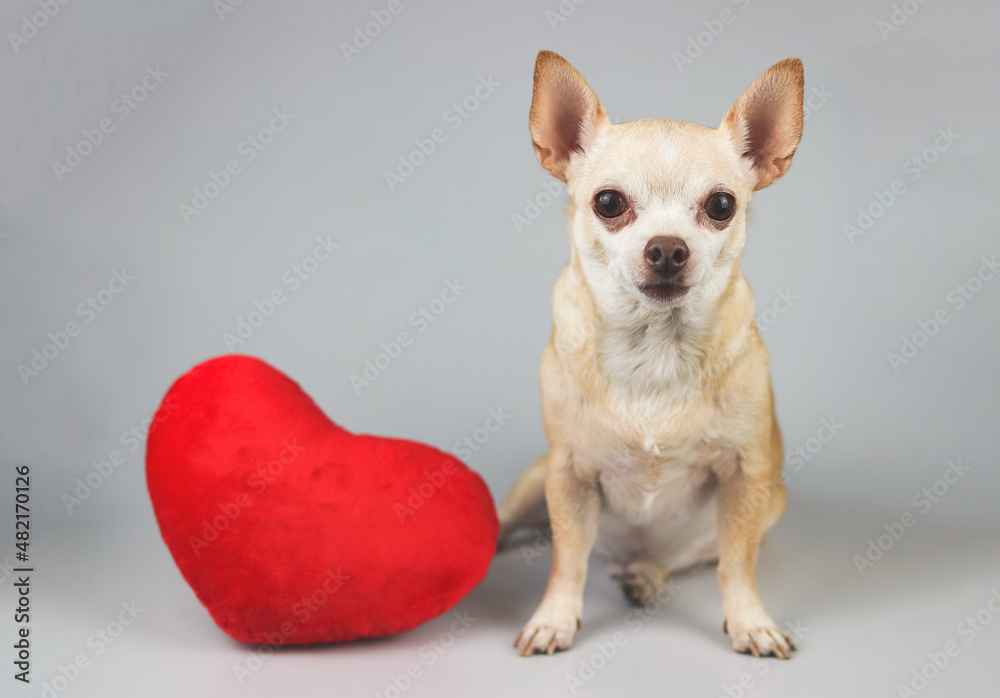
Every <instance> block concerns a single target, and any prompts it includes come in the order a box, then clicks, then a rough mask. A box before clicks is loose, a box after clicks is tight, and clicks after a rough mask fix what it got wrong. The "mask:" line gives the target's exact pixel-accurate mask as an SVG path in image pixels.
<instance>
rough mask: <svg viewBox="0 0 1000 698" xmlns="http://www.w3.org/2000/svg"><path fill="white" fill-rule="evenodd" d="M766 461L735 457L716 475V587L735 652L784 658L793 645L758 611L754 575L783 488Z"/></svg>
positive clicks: (760, 456) (761, 457) (780, 506)
mask: <svg viewBox="0 0 1000 698" xmlns="http://www.w3.org/2000/svg"><path fill="white" fill-rule="evenodd" d="M779 457H780V456H779ZM767 463H768V460H767V455H766V452H764V451H763V449H762V452H761V453H751V454H747V456H746V457H743V456H741V457H740V458H739V459H738V461H737V463H736V464H735V468H733V469H731V470H729V471H728V472H726V473H725V474H724V475H720V483H719V507H718V511H719V587H720V588H721V590H722V612H723V614H724V617H725V623H724V626H723V628H724V630H725V631H726V632H728V633H729V635H730V636H731V637H732V640H733V649H735V650H736V651H737V652H749V653H751V654H753V655H754V656H757V657H759V656H761V655H763V656H774V657H778V658H780V659H788V658H789V656H791V652H792V651H793V650H794V649H795V645H794V644H793V643H792V641H791V640H789V639H788V637H787V636H786V635H785V634H784V633H783V632H782V631H781V630H780V629H779V628H778V626H777V625H776V624H775V622H774V621H773V620H772V619H771V616H770V615H768V613H767V611H766V610H765V609H764V603H763V602H762V601H761V599H760V594H759V593H758V592H757V579H756V575H755V573H754V564H755V563H756V560H757V550H758V548H759V547H760V542H761V539H762V538H763V536H764V534H765V533H766V532H767V529H768V528H770V526H771V525H773V523H774V521H775V520H776V519H777V517H778V516H780V514H781V510H782V509H783V507H784V496H785V493H784V486H783V484H782V483H781V481H780V479H777V478H776V477H774V476H773V475H772V472H773V470H772V469H771V468H770V467H768V465H767ZM779 463H780V460H779ZM779 472H780V471H779Z"/></svg>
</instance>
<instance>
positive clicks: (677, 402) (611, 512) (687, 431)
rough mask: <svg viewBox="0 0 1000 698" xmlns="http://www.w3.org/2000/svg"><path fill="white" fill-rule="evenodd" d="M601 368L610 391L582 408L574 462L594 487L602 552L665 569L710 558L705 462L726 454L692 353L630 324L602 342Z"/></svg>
mask: <svg viewBox="0 0 1000 698" xmlns="http://www.w3.org/2000/svg"><path fill="white" fill-rule="evenodd" d="M600 362H601V368H602V370H603V371H604V373H605V375H607V376H608V379H609V381H610V388H609V390H608V392H607V394H606V398H607V399H606V400H605V401H602V402H600V403H598V404H591V405H587V406H585V407H584V408H583V410H582V412H583V413H582V414H581V415H580V417H581V419H580V420H579V422H578V425H579V426H578V429H577V433H576V435H575V436H576V440H575V442H574V443H575V444H576V448H575V449H574V464H575V466H576V467H577V469H578V472H580V474H581V476H583V477H584V478H587V477H596V480H597V482H598V483H599V486H600V489H601V494H602V502H603V509H602V511H603V516H602V519H601V523H600V526H599V543H600V545H601V548H602V550H603V551H604V552H605V553H607V554H609V555H610V556H611V557H612V558H613V559H616V560H635V559H648V560H655V561H657V562H660V563H661V564H663V565H664V566H665V567H666V568H667V569H678V568H679V567H686V566H689V565H691V564H695V563H696V562H700V561H702V560H704V559H711V558H712V557H714V555H715V539H716V521H715V487H716V479H715V475H714V474H713V472H712V468H711V466H712V465H713V463H716V462H717V461H718V460H719V459H721V458H725V457H726V456H727V455H728V454H727V450H728V449H727V447H726V443H725V441H724V440H723V439H722V438H721V436H720V435H719V434H718V433H716V432H715V430H714V428H713V422H714V409H713V406H712V404H711V401H710V400H709V401H706V400H705V398H704V396H703V395H702V394H701V391H700V386H699V381H700V375H699V363H698V358H697V355H696V354H695V352H694V350H693V349H691V348H690V347H688V346H687V345H686V343H685V342H684V341H683V340H682V339H681V338H680V337H678V336H677V334H676V332H673V331H669V330H667V329H664V328H657V329H653V330H650V329H649V328H637V329H636V330H635V331H633V332H629V333H620V332H616V333H614V334H613V335H611V336H609V337H607V338H605V339H604V340H603V341H602V343H601V345H600Z"/></svg>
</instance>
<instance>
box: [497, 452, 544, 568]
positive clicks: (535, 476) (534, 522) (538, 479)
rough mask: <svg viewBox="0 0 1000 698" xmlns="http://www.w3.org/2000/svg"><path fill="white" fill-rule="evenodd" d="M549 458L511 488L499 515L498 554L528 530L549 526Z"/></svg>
mask: <svg viewBox="0 0 1000 698" xmlns="http://www.w3.org/2000/svg"><path fill="white" fill-rule="evenodd" d="M547 460H548V456H542V457H541V458H539V459H538V460H536V461H535V462H534V464H533V465H532V466H531V467H530V468H528V469H527V470H526V471H525V472H524V473H523V474H522V475H521V477H519V478H518V479H517V481H516V482H515V483H514V486H513V487H511V488H510V492H508V493H507V496H506V497H504V500H503V503H502V504H501V505H500V508H499V510H498V511H497V516H498V518H499V519H500V539H499V540H498V541H497V550H502V549H503V548H504V547H505V546H506V544H507V542H508V541H509V540H510V537H511V536H512V535H513V534H514V533H516V532H517V531H519V530H521V529H525V528H542V527H544V526H546V525H547V524H548V521H549V512H548V509H547V508H546V506H545V464H546V462H547Z"/></svg>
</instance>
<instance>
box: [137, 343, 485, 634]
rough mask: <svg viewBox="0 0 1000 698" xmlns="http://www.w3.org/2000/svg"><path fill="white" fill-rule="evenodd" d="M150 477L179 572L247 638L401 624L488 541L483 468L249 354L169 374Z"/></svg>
mask: <svg viewBox="0 0 1000 698" xmlns="http://www.w3.org/2000/svg"><path fill="white" fill-rule="evenodd" d="M146 479H147V485H148V487H149V495H150V498H151V499H152V502H153V509H154V511H155V512H156V519H157V521H158V522H159V525H160V532H161V534H162V535H163V540H164V541H165V542H166V544H167V547H168V548H169V549H170V552H171V554H172V555H173V557H174V561H175V562H176V563H177V566H178V567H179V568H180V571H181V574H183V575H184V579H186V580H187V582H188V584H190V585H191V588H192V589H193V590H194V592H195V594H196V595H197V596H198V599H199V600H200V601H201V602H202V603H203V604H204V605H205V607H206V608H207V609H208V611H209V613H210V614H211V615H212V618H214V619H215V622H216V623H217V624H218V625H219V627H220V628H222V629H223V630H224V631H226V632H227V633H228V634H229V635H231V636H232V637H233V638H235V639H236V640H239V641H241V642H253V643H269V644H271V645H278V644H306V643H315V642H337V641H343V640H352V639H355V638H362V637H378V636H382V635H390V634H392V633H398V632H401V631H404V630H409V629H411V628H413V627H415V626H417V625H419V624H420V623H423V622H424V621H426V620H429V619H431V618H434V617H435V616H438V615H440V614H442V613H444V612H445V611H447V610H448V609H449V608H451V607H452V606H454V605H455V604H456V603H458V602H459V601H460V600H461V599H462V598H463V597H464V596H465V595H466V594H467V593H468V592H469V591H471V590H472V588H473V587H474V586H476V585H477V584H478V583H479V582H480V581H481V580H482V578H483V577H484V576H485V574H486V571H487V569H488V567H489V564H490V561H491V559H492V557H493V554H494V552H495V549H496V539H497V534H498V523H497V518H496V514H495V511H494V507H493V500H492V498H491V496H490V493H489V490H488V489H487V487H486V485H485V483H484V482H483V480H482V479H481V478H480V477H479V475H477V474H476V473H474V472H472V471H471V470H469V469H468V468H467V467H466V466H465V465H463V464H462V463H461V462H460V461H458V460H456V459H455V458H454V457H452V456H451V455H448V454H446V453H443V452H441V451H438V450H437V449H435V448H432V447H430V446H427V445H424V444H420V443H414V442H412V441H405V440H401V439H388V438H380V437H376V436H365V435H358V434H352V433H351V432H349V431H346V430H345V429H342V428H341V427H339V426H337V425H336V424H334V423H333V422H331V421H330V420H329V419H328V418H327V417H326V415H324V414H323V412H322V411H320V409H319V408H318V407H317V406H316V404H315V403H314V402H313V401H312V399H311V398H310V397H309V396H308V395H306V394H305V393H304V392H303V391H302V389H301V388H300V387H299V386H298V384H296V383H295V382H293V381H292V380H291V379H289V378H288V377H287V376H285V375H284V374H283V373H281V372H280V371H278V370H276V369H274V368H272V367H271V366H269V365H268V364H266V363H264V362H263V361H260V360H258V359H254V358H250V357H246V356H238V355H228V356H222V357H219V358H215V359H211V360H209V361H206V362H205V363H202V364H200V365H198V366H196V367H194V368H193V369H191V370H190V371H189V372H188V373H187V374H185V375H184V376H182V377H181V378H180V379H178V380H177V382H176V383H174V385H173V386H172V387H171V388H170V390H169V391H168V392H167V394H166V396H165V397H164V399H163V403H162V404H161V405H160V408H159V410H158V411H157V413H156V416H155V418H154V422H153V428H152V429H151V430H150V433H149V438H148V442H147V449H146Z"/></svg>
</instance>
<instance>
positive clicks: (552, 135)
mask: <svg viewBox="0 0 1000 698" xmlns="http://www.w3.org/2000/svg"><path fill="white" fill-rule="evenodd" d="M528 121H529V127H530V129H531V142H532V145H534V146H535V154H536V155H537V156H538V162H540V163H542V167H544V168H545V169H546V170H548V171H549V172H551V173H552V174H553V175H555V176H556V177H557V178H559V179H561V180H562V181H564V182H565V181H566V166H567V165H568V164H569V160H570V158H571V157H572V155H573V153H574V152H583V151H585V150H586V149H587V147H588V146H589V144H590V143H591V142H592V141H593V139H594V137H595V136H596V135H597V132H598V130H599V129H600V127H601V126H603V125H604V124H607V123H608V115H607V114H606V113H605V111H604V108H603V107H602V106H601V103H600V102H598V101H597V96H596V95H595V94H594V91H593V90H591V89H590V86H589V85H588V84H587V82H586V81H585V80H584V79H583V78H582V77H581V76H580V74H579V73H578V72H576V69H575V68H573V66H571V65H570V64H569V62H568V61H567V60H566V59H565V58H563V57H562V56H560V55H559V54H558V53H553V52H552V51H540V52H539V53H538V58H537V59H536V60H535V89H534V92H532V95H531V114H530V116H529V120H528Z"/></svg>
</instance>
